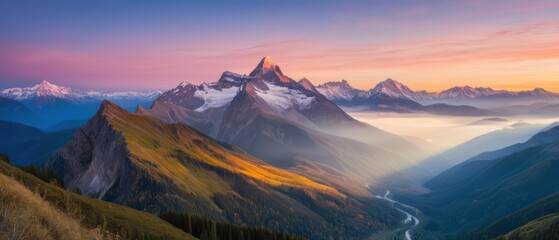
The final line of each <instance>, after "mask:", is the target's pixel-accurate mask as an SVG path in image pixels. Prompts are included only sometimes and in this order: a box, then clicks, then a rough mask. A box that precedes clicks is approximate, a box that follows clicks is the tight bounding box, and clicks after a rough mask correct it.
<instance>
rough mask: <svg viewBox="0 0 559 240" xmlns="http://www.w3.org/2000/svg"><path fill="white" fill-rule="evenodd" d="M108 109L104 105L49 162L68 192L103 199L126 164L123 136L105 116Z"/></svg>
mask: <svg viewBox="0 0 559 240" xmlns="http://www.w3.org/2000/svg"><path fill="white" fill-rule="evenodd" d="M107 107H108V106H107V105H106V104H103V106H102V107H101V109H100V110H99V112H98V113H97V114H96V115H95V116H94V117H93V118H91V120H90V121H89V122H88V123H87V124H86V125H84V126H83V127H82V128H80V129H79V130H78V131H77V133H76V135H75V136H74V138H73V140H72V141H71V142H70V143H69V144H68V145H66V146H65V147H64V148H63V149H62V150H61V151H60V152H59V153H58V155H57V156H56V157H55V160H54V161H52V162H51V163H50V164H51V165H52V168H53V169H55V170H56V171H57V173H58V174H59V176H62V177H63V181H64V182H65V183H66V185H67V187H68V188H69V189H76V190H79V191H80V192H82V193H84V194H86V195H89V196H92V197H96V198H103V197H104V196H105V194H106V193H107V192H108V191H109V189H110V188H111V187H113V186H114V185H115V183H116V181H117V178H118V176H119V171H121V172H127V171H126V170H125V169H123V168H125V167H127V165H129V158H128V154H129V152H128V150H127V148H126V142H125V140H124V137H123V136H122V134H120V133H119V132H117V131H115V130H114V129H113V128H112V127H111V125H110V123H109V122H108V121H107V119H106V118H105V116H104V115H105V114H106V108H107Z"/></svg>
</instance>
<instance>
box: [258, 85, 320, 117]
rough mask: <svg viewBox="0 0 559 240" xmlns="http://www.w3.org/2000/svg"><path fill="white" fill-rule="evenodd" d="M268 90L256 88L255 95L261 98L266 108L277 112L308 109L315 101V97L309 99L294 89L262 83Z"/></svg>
mask: <svg viewBox="0 0 559 240" xmlns="http://www.w3.org/2000/svg"><path fill="white" fill-rule="evenodd" d="M264 83H265V84H266V86H267V87H268V90H261V89H259V88H256V94H257V95H258V96H259V97H260V98H262V99H263V100H264V101H265V102H266V103H267V104H268V106H270V107H271V108H273V109H275V110H278V111H285V110H287V109H289V108H293V107H295V106H297V107H299V109H301V110H303V109H308V108H310V107H311V104H312V103H313V102H314V101H315V97H314V96H313V97H309V96H307V95H305V94H303V93H302V92H301V91H299V90H296V89H290V88H287V87H281V86H276V85H274V84H272V83H268V82H264Z"/></svg>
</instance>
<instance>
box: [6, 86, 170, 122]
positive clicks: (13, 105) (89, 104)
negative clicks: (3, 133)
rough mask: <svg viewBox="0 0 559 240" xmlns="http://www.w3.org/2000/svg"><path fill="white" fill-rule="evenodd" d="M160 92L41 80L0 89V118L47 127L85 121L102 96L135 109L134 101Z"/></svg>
mask: <svg viewBox="0 0 559 240" xmlns="http://www.w3.org/2000/svg"><path fill="white" fill-rule="evenodd" d="M160 94H161V91H85V90H80V89H73V88H69V87H63V86H58V85H55V84H52V83H50V82H48V81H46V80H43V81H42V82H41V83H39V84H36V85H35V86H33V87H26V88H8V89H3V90H0V112H1V113H3V114H2V117H1V118H0V119H1V120H9V121H16V122H21V123H24V124H28V125H32V126H35V127H39V128H42V129H47V128H49V127H51V126H53V125H55V124H58V123H60V122H63V121H69V120H74V121H75V120H82V121H84V120H85V119H87V118H89V117H91V115H93V114H94V113H95V111H96V110H97V109H98V108H99V105H100V104H101V102H102V101H103V100H105V99H107V100H111V101H114V102H116V103H118V104H120V105H122V106H124V107H126V108H127V109H135V108H136V106H137V105H146V106H147V105H149V104H151V103H152V102H153V100H154V99H155V98H157V97H158V96H159V95H160Z"/></svg>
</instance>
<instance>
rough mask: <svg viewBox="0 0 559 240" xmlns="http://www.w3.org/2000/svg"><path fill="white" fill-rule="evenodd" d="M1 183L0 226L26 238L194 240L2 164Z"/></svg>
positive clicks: (140, 214)
mask: <svg viewBox="0 0 559 240" xmlns="http://www.w3.org/2000/svg"><path fill="white" fill-rule="evenodd" d="M0 181H1V182H2V184H0V186H1V188H2V190H1V191H0V200H1V202H2V208H3V209H8V210H9V212H8V211H4V212H3V213H7V214H9V215H4V216H7V218H4V219H2V221H5V220H7V221H8V222H11V223H13V224H17V226H15V230H17V229H19V230H22V231H23V232H22V233H21V234H29V236H30V237H31V238H34V237H40V238H43V237H44V239H49V238H50V239H60V238H61V236H64V238H65V239H96V237H98V236H103V234H104V233H105V232H104V231H101V230H105V231H108V232H109V235H110V236H116V235H118V236H120V237H122V238H124V239H136V238H140V239H194V238H193V237H191V236H190V235H188V234H186V233H184V232H182V231H181V230H179V229H177V228H175V227H173V226H171V225H170V224H168V223H166V222H165V221H163V220H161V219H159V218H157V217H156V216H153V215H151V214H148V213H144V212H140V211H137V210H134V209H131V208H128V207H124V206H120V205H115V204H112V203H108V202H104V201H101V200H97V199H91V198H88V197H85V196H82V195H78V194H75V193H71V192H68V191H65V190H64V189H61V188H58V187H56V186H54V185H51V184H48V183H45V182H43V181H41V180H39V179H37V178H36V177H34V176H32V175H30V174H28V173H26V172H23V171H22V170H19V169H17V168H14V167H12V166H10V165H9V164H7V163H5V162H3V161H0ZM6 206H9V208H4V207H6ZM21 218H25V219H21ZM96 229H97V230H96ZM12 230H13V228H12ZM0 231H2V230H0ZM0 236H1V235H0ZM9 237H11V236H9Z"/></svg>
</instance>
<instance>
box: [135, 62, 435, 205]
mask: <svg viewBox="0 0 559 240" xmlns="http://www.w3.org/2000/svg"><path fill="white" fill-rule="evenodd" d="M138 112H142V113H145V114H152V115H154V116H157V117H158V118H160V119H163V120H165V121H167V122H171V123H174V122H179V123H185V124H188V125H189V126H192V127H193V128H195V129H196V130H198V131H200V132H202V133H204V134H207V135H208V136H210V137H213V138H215V139H217V140H218V141H222V142H226V143H229V144H233V145H235V146H238V147H240V148H241V149H243V150H244V151H247V152H248V153H250V154H252V155H254V156H256V157H259V158H261V159H263V160H264V161H266V162H268V163H270V164H272V165H274V166H277V167H281V168H284V169H289V170H291V171H294V172H297V173H300V174H305V175H306V176H309V177H310V178H311V179H314V180H317V181H322V182H324V183H327V184H331V185H333V186H336V187H337V188H341V189H344V190H345V191H350V192H353V193H357V192H359V193H360V194H365V195H368V194H369V193H368V191H367V190H366V188H365V186H366V185H367V184H371V183H372V182H374V180H375V179H376V178H378V177H379V176H381V175H383V173H386V172H390V171H396V170H398V169H401V168H403V167H404V166H405V165H408V164H411V163H413V161H414V159H415V158H416V157H417V156H421V155H422V154H424V153H422V151H421V150H419V149H418V148H417V147H415V146H414V145H413V144H412V143H410V142H407V141H406V140H404V139H403V138H400V137H399V136H396V135H393V134H390V133H387V132H384V131H382V130H380V129H378V128H375V127H373V126H370V125H367V124H364V123H361V122H359V121H357V120H355V119H353V118H351V117H350V116H349V115H347V114H346V113H345V112H344V111H343V110H342V109H340V108H339V107H338V106H337V105H336V104H334V103H333V102H332V101H330V100H328V99H327V98H326V97H324V96H323V95H322V94H321V93H320V92H318V91H317V90H316V89H315V88H314V86H313V85H312V83H311V82H310V81H308V80H306V79H302V80H300V81H295V80H293V79H291V78H289V77H288V76H286V75H284V74H283V72H282V71H281V69H280V67H279V66H277V65H276V64H275V63H274V62H273V61H272V60H271V59H270V58H269V57H265V58H263V59H262V60H261V61H260V62H259V63H258V64H257V66H256V67H255V69H254V70H253V71H252V72H251V73H250V74H248V75H241V74H236V73H232V72H224V73H223V74H222V76H221V77H220V79H219V80H218V81H217V82H214V83H203V84H201V85H198V86H196V85H192V84H189V83H181V84H180V85H179V86H177V87H176V88H174V89H171V90H169V91H167V92H165V93H163V94H162V95H161V96H160V97H159V98H158V99H156V100H155V102H154V104H153V105H152V106H151V107H150V108H149V109H144V108H139V109H138ZM370 136H374V137H370ZM396 146H398V147H396ZM397 148H398V149H400V150H402V149H405V150H406V151H399V152H398V149H397ZM408 150H409V151H408ZM383 159H391V161H384V160H383Z"/></svg>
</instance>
